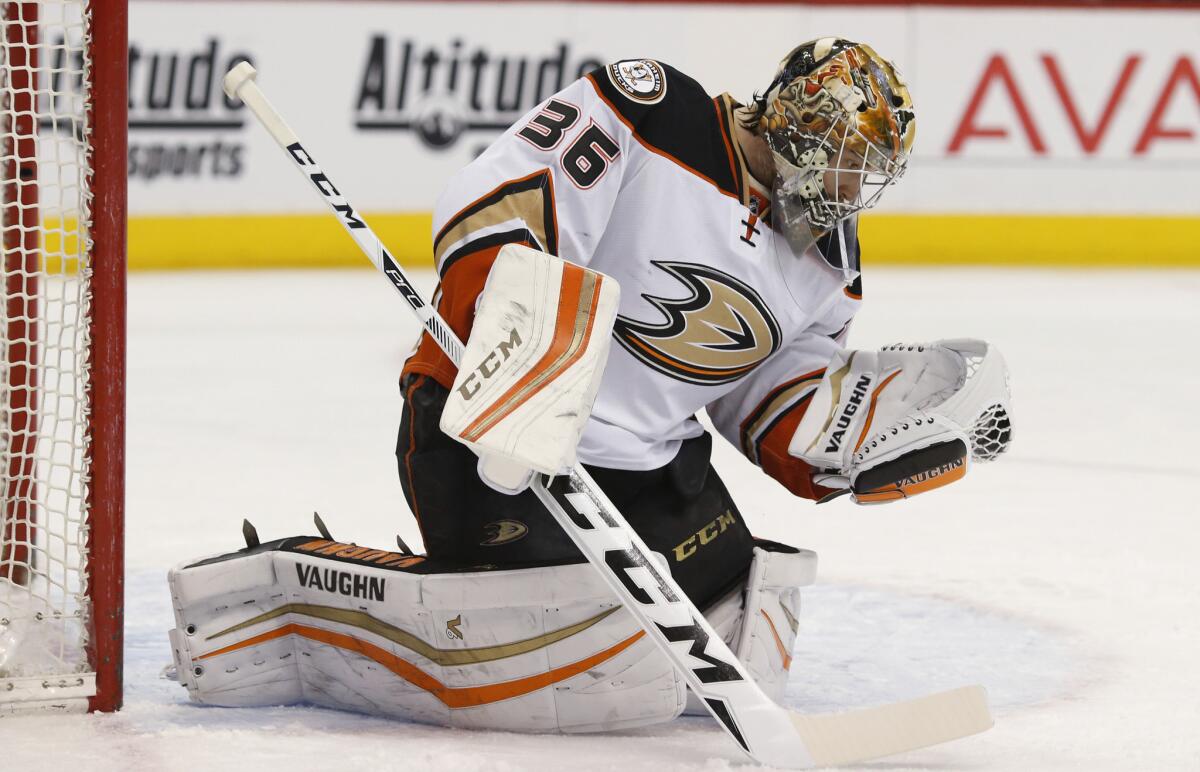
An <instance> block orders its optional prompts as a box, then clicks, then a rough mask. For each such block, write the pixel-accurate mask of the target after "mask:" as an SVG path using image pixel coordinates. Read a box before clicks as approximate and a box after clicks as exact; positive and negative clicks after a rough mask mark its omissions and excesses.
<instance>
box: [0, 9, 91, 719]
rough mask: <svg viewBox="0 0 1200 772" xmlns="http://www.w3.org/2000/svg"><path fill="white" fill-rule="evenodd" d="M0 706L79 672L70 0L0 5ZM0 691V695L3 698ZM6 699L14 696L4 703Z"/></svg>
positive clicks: (79, 151)
mask: <svg viewBox="0 0 1200 772" xmlns="http://www.w3.org/2000/svg"><path fill="white" fill-rule="evenodd" d="M0 13H2V20H3V51H0V137H2V143H3V144H2V148H0V188H2V190H3V246H4V262H3V277H2V279H3V281H2V284H0V286H3V288H4V301H3V303H0V474H2V475H3V479H2V481H0V496H2V497H3V498H2V501H0V703H3V702H5V701H6V699H9V700H13V699H21V697H20V689H17V688H16V687H15V686H14V680H16V679H21V678H26V679H28V678H30V677H36V678H38V679H44V681H45V682H46V683H52V682H54V679H55V678H56V677H58V678H64V677H67V676H71V675H73V674H79V673H83V672H85V671H87V670H88V669H89V666H88V662H87V658H86V656H85V653H84V652H85V646H86V643H87V640H86V636H87V629H88V624H87V621H88V619H87V617H88V614H89V613H90V609H89V608H88V604H87V572H86V559H87V555H86V542H87V507H86V491H87V486H88V479H89V469H88V460H87V442H88V433H87V426H88V412H89V409H88V400H87V388H88V370H89V360H88V357H89V343H90V341H89V326H88V312H89V305H90V287H89V276H90V250H91V242H90V239H89V235H88V234H89V228H90V224H91V209H90V203H91V192H90V182H91V176H92V169H91V155H90V150H89V146H88V142H87V140H88V138H89V136H90V134H91V131H90V127H89V125H88V115H87V111H86V104H87V100H88V96H89V93H88V87H87V83H88V82H89V78H88V75H89V73H88V70H89V67H90V64H89V62H88V61H87V58H86V53H87V51H88V47H87V42H88V41H87V34H88V31H87V24H88V22H89V21H90V14H89V12H88V11H87V10H86V9H85V8H84V5H83V2H82V1H81V2H36V3H3V4H0ZM6 691H7V692H9V694H8V695H7V697H6ZM14 693H15V694H17V696H13V694H14Z"/></svg>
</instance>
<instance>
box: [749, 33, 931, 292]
mask: <svg viewBox="0 0 1200 772" xmlns="http://www.w3.org/2000/svg"><path fill="white" fill-rule="evenodd" d="M755 101H756V107H757V110H756V111H755V112H756V114H757V115H756V118H757V122H756V123H755V124H754V125H752V126H749V128H751V129H752V130H754V131H756V132H757V133H758V134H759V135H761V136H762V137H763V138H764V139H765V140H766V142H767V146H768V147H769V148H770V149H771V154H772V156H773V157H774V159H775V171H776V178H775V184H774V187H773V190H772V198H773V201H772V208H773V209H774V216H773V217H774V219H773V223H774V225H775V227H776V228H777V230H779V231H780V232H781V233H782V234H783V235H784V236H785V237H786V238H787V239H788V242H789V243H790V244H791V246H792V249H793V250H795V252H796V254H802V253H803V252H804V251H805V250H807V249H808V248H809V247H811V246H812V245H813V244H814V243H815V242H816V240H817V239H818V238H820V237H821V236H823V235H825V234H826V233H828V232H830V231H831V230H834V229H835V228H840V227H841V226H842V224H843V223H844V222H845V221H846V219H847V218H849V217H851V216H852V215H854V214H855V213H857V212H858V211H860V210H862V209H866V208H868V207H871V206H874V205H875V203H876V202H877V201H878V200H879V196H880V195H881V194H882V193H883V191H884V189H885V188H887V186H888V185H890V184H892V183H893V182H895V181H896V180H897V179H899V177H900V175H901V174H903V173H904V168H905V166H906V165H907V163H908V154H909V151H910V150H911V148H912V143H913V136H914V133H915V132H914V130H915V116H914V113H913V105H912V99H911V98H910V97H909V94H908V88H907V87H906V86H905V85H904V83H903V81H901V80H900V76H899V75H898V74H897V73H896V70H895V68H894V67H893V66H892V64H891V63H890V62H888V61H887V60H886V59H883V58H882V57H880V56H879V55H878V54H877V53H875V52H874V51H873V50H872V49H871V48H870V47H869V46H866V45H863V44H861V43H853V42H850V41H848V40H842V39H840V38H821V39H819V40H814V41H810V42H808V43H804V44H803V45H801V46H799V47H797V48H796V49H794V50H793V51H792V52H791V53H789V54H788V55H787V57H785V58H784V60H783V61H782V62H781V63H780V65H779V70H778V71H777V72H776V74H775V79H774V80H773V81H772V82H771V85H770V86H769V87H768V88H767V90H766V93H765V94H763V95H762V96H756V100H755ZM841 235H842V238H839V239H837V240H836V241H838V242H839V243H838V247H835V248H833V249H830V250H827V251H828V252H830V254H825V255H824V257H825V260H826V261H827V262H828V263H829V264H830V265H831V266H833V267H834V268H840V269H841V270H842V271H843V272H844V273H845V274H846V276H847V277H848V278H849V277H850V275H851V274H852V273H853V272H857V271H858V270H859V266H858V257H857V255H856V254H850V253H849V252H848V250H847V249H846V236H847V234H845V233H843V234H841ZM839 247H840V248H839Z"/></svg>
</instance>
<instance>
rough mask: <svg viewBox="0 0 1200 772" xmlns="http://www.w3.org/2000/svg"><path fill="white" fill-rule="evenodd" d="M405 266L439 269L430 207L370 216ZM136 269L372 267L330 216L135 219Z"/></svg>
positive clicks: (132, 255) (132, 248)
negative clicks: (425, 210)
mask: <svg viewBox="0 0 1200 772" xmlns="http://www.w3.org/2000/svg"><path fill="white" fill-rule="evenodd" d="M364 217H365V219H366V222H367V223H368V224H369V225H370V226H371V229H372V230H373V231H375V233H376V235H378V236H379V238H380V240H382V241H383V243H384V245H385V246H386V247H387V248H388V251H389V252H391V253H392V255H393V256H394V257H395V258H396V259H397V260H399V261H400V263H401V264H402V265H405V266H408V267H412V268H432V267H433V238H432V236H431V234H430V229H431V227H432V225H431V224H432V221H433V216H432V214H430V213H429V212H403V213H393V214H371V213H369V212H368V213H366V214H365V215H364ZM129 267H130V269H131V270H172V269H194V268H219V269H231V268H233V269H236V268H254V269H257V268H354V267H361V268H370V267H371V263H370V261H368V260H367V258H366V256H365V255H363V253H362V251H361V250H360V249H359V248H358V245H357V244H355V243H354V241H353V240H352V239H351V238H350V236H348V235H347V234H346V231H345V230H344V229H343V228H342V226H341V225H340V224H338V221H337V220H335V219H334V218H333V217H331V216H330V215H328V214H301V215H231V216H194V217H130V218H129Z"/></svg>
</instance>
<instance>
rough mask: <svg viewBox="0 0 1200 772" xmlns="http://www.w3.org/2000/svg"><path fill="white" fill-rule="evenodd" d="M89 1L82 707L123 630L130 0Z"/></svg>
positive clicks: (113, 702)
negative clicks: (89, 677) (86, 622)
mask: <svg viewBox="0 0 1200 772" xmlns="http://www.w3.org/2000/svg"><path fill="white" fill-rule="evenodd" d="M89 5H90V7H91V10H92V38H91V51H90V55H91V60H92V84H91V85H92V100H91V102H90V103H89V105H88V107H87V109H88V111H89V112H90V122H89V125H90V126H91V127H92V159H93V167H92V168H93V175H94V176H93V185H92V191H93V194H94V196H95V197H94V199H93V204H92V239H93V248H92V265H93V274H92V317H91V320H90V322H91V334H92V352H91V356H92V380H91V389H90V398H91V405H92V418H91V427H90V428H91V439H92V442H91V454H90V455H91V458H90V462H91V468H92V482H91V486H90V488H89V489H88V497H87V501H88V505H89V511H90V523H89V528H88V545H87V546H88V595H89V598H90V601H91V612H92V616H91V622H92V625H91V630H90V631H89V632H90V636H89V643H88V648H87V654H88V659H89V664H90V665H91V666H92V668H93V669H94V671H95V673H96V695H95V696H94V697H92V698H91V699H90V700H89V704H88V709H89V711H102V712H110V711H115V710H118V709H120V707H121V704H122V701H123V695H124V692H123V688H122V677H123V672H124V669H123V667H124V662H123V647H124V639H125V616H124V603H125V356H126V355H125V321H126V313H125V311H126V308H125V301H126V284H125V273H126V201H127V195H126V177H127V165H126V164H127V162H126V156H127V148H128V107H127V105H128V80H127V71H128V50H129V23H128V3H127V0H90V3H89Z"/></svg>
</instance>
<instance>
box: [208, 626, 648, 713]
mask: <svg viewBox="0 0 1200 772" xmlns="http://www.w3.org/2000/svg"><path fill="white" fill-rule="evenodd" d="M645 634H646V633H645V632H644V631H642V630H639V631H637V632H636V633H634V634H633V635H631V636H629V637H628V638H626V639H625V640H623V641H620V642H618V643H617V644H615V645H613V646H610V647H609V648H607V649H604V650H603V651H599V652H597V653H595V654H593V655H592V656H590V657H587V658H585V659H581V660H579V661H578V662H572V663H571V664H569V665H563V666H562V667H556V668H553V669H552V670H549V671H547V672H545V673H538V674H536V675H531V676H526V677H525V678H517V679H515V680H512V681H502V682H500V683H495V684H484V685H482V686H461V687H453V686H446V685H445V684H444V683H442V682H441V681H439V680H438V679H436V678H434V677H433V676H431V675H429V674H428V673H426V672H425V671H424V670H421V669H420V668H419V667H417V666H416V665H414V664H412V663H411V662H408V661H407V660H404V659H401V658H400V657H397V656H396V655H395V654H392V653H391V652H390V651H387V650H386V649H384V648H382V647H380V646H376V645H375V644H373V643H371V642H370V641H364V640H362V639H361V638H355V637H354V636H352V635H347V634H345V633H338V632H334V631H332V630H324V629H322V628H319V627H311V626H309V625H301V624H296V623H294V622H293V623H289V624H286V625H283V626H282V627H278V628H276V629H274V630H268V631H267V632H265V633H262V634H260V635H256V636H253V637H251V638H247V639H246V640H244V641H240V642H239V643H235V644H233V645H231V646H226V647H224V648H221V649H217V650H215V651H210V652H208V653H207V654H202V655H201V656H200V657H199V659H209V658H211V657H218V656H220V655H222V654H228V653H230V652H234V651H239V650H241V649H246V648H250V647H251V646H257V645H258V644H260V643H266V642H267V641H272V640H275V639H278V638H283V637H285V636H288V635H298V636H300V637H301V638H308V639H309V640H312V641H317V642H318V643H324V644H327V645H329V646H335V647H337V648H339V649H343V650H345V651H352V652H354V653H356V654H360V655H362V656H364V657H366V658H367V659H370V660H372V661H374V662H378V663H379V664H380V665H383V666H384V667H385V668H387V669H388V670H390V671H391V672H392V673H394V674H396V675H398V676H400V677H401V678H403V679H404V680H405V681H408V682H409V683H411V684H412V685H413V686H416V687H418V688H420V689H424V690H425V691H427V692H429V693H430V694H432V695H433V696H434V697H437V698H438V699H439V700H441V701H442V703H443V704H445V705H446V706H447V707H449V708H471V707H475V706H477V705H488V704H490V703H493V702H500V701H501V700H507V699H512V698H513V697H521V696H523V695H526V694H529V693H531V692H536V691H537V690H538V689H544V688H546V687H547V686H550V685H552V684H556V683H558V682H559V681H565V680H566V679H568V678H572V677H574V676H577V675H579V674H580V673H583V672H585V671H587V670H589V669H591V668H593V667H596V666H597V665H599V664H601V663H603V662H605V661H607V660H609V659H612V658H613V657H615V656H617V655H618V654H620V653H621V652H622V651H624V650H625V649H628V648H629V647H630V646H632V645H633V644H635V643H637V642H638V640H640V639H641V637H642V636H644V635H645Z"/></svg>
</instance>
